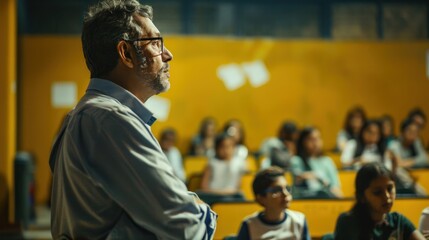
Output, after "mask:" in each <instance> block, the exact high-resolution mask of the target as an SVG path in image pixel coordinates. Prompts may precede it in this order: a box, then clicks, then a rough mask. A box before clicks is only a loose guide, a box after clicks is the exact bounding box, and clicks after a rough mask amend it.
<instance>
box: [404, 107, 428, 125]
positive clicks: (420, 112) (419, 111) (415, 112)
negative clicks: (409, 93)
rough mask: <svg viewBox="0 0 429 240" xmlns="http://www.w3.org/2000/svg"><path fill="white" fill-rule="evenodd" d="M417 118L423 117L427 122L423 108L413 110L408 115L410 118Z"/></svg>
mask: <svg viewBox="0 0 429 240" xmlns="http://www.w3.org/2000/svg"><path fill="white" fill-rule="evenodd" d="M415 116H420V117H422V118H423V120H425V122H426V114H425V112H423V110H422V109H421V108H418V107H416V108H414V109H411V111H410V112H409V113H408V118H414V117H415Z"/></svg>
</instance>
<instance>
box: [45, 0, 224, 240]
mask: <svg viewBox="0 0 429 240" xmlns="http://www.w3.org/2000/svg"><path fill="white" fill-rule="evenodd" d="M82 46H83V52H84V56H85V60H86V64H87V66H88V69H89V71H90V72H91V80H90V83H89V86H88V89H87V91H86V93H85V95H84V96H83V97H82V99H81V100H80V101H79V103H78V104H77V105H76V107H75V108H74V109H73V110H72V111H71V112H70V113H69V114H68V115H67V117H66V119H65V121H64V123H63V125H62V127H61V131H60V134H59V135H58V137H57V139H56V141H55V144H54V146H53V149H52V151H51V157H50V161H49V162H50V167H51V170H52V173H53V187H52V224H51V230H52V236H53V238H54V239H212V238H213V234H214V230H215V226H216V218H217V216H216V214H215V213H214V212H212V211H211V210H210V208H209V207H208V206H207V205H206V204H204V203H203V202H201V201H200V200H199V199H198V197H197V196H196V195H195V194H194V193H192V192H188V191H187V189H186V186H185V185H184V184H183V182H182V181H181V180H180V179H179V178H177V177H176V176H175V175H174V173H173V169H172V167H171V166H170V164H169V162H168V160H167V158H166V156H165V155H164V154H163V152H162V149H161V147H160V145H159V143H158V142H157V141H156V139H155V137H154V136H153V134H152V132H151V128H150V126H151V125H152V124H153V122H154V121H155V120H156V119H155V118H154V117H153V115H152V113H151V112H150V111H149V110H147V109H146V108H145V106H144V104H143V103H144V102H146V100H147V99H149V98H150V97H151V96H153V95H156V94H159V93H161V92H164V91H166V90H168V89H169V87H170V82H169V78H170V74H169V64H168V62H169V61H171V60H172V59H173V55H172V54H171V52H170V51H169V50H168V49H167V48H166V47H165V46H164V41H163V38H162V37H161V34H160V32H159V31H158V29H157V28H156V27H155V25H154V24H153V23H152V8H151V7H150V6H145V5H141V4H140V3H139V2H138V1H137V0H104V1H101V2H100V3H98V4H97V5H95V6H93V7H91V8H90V9H89V11H88V13H87V15H86V17H85V19H84V24H83V30H82Z"/></svg>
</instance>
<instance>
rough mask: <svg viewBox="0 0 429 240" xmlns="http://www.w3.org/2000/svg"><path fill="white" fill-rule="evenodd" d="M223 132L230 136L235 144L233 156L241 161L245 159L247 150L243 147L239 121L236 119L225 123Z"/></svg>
mask: <svg viewBox="0 0 429 240" xmlns="http://www.w3.org/2000/svg"><path fill="white" fill-rule="evenodd" d="M223 131H224V133H226V134H229V135H230V136H232V138H233V139H234V142H235V152H234V156H236V157H238V158H242V159H243V160H246V159H247V155H248V153H249V151H248V150H247V147H246V145H244V129H243V125H242V124H241V122H240V121H238V120H236V119H232V120H229V121H228V122H226V123H225V126H224V127H223Z"/></svg>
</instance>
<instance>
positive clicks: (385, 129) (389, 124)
mask: <svg viewBox="0 0 429 240" xmlns="http://www.w3.org/2000/svg"><path fill="white" fill-rule="evenodd" d="M380 123H381V134H382V135H383V139H384V141H385V142H386V146H388V145H389V144H390V143H391V142H392V141H394V140H396V136H395V133H394V129H393V126H394V124H393V118H392V116H390V115H387V114H384V115H383V116H382V117H381V118H380Z"/></svg>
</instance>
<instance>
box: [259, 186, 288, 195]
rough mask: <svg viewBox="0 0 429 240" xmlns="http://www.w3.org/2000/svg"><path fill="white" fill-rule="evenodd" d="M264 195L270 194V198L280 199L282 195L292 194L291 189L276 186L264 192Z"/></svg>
mask: <svg viewBox="0 0 429 240" xmlns="http://www.w3.org/2000/svg"><path fill="white" fill-rule="evenodd" d="M264 193H265V194H270V195H271V197H273V198H277V197H280V195H281V194H282V193H283V194H285V195H288V194H292V188H291V187H290V186H285V187H281V186H277V187H271V188H268V189H267V190H265V191H264Z"/></svg>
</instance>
